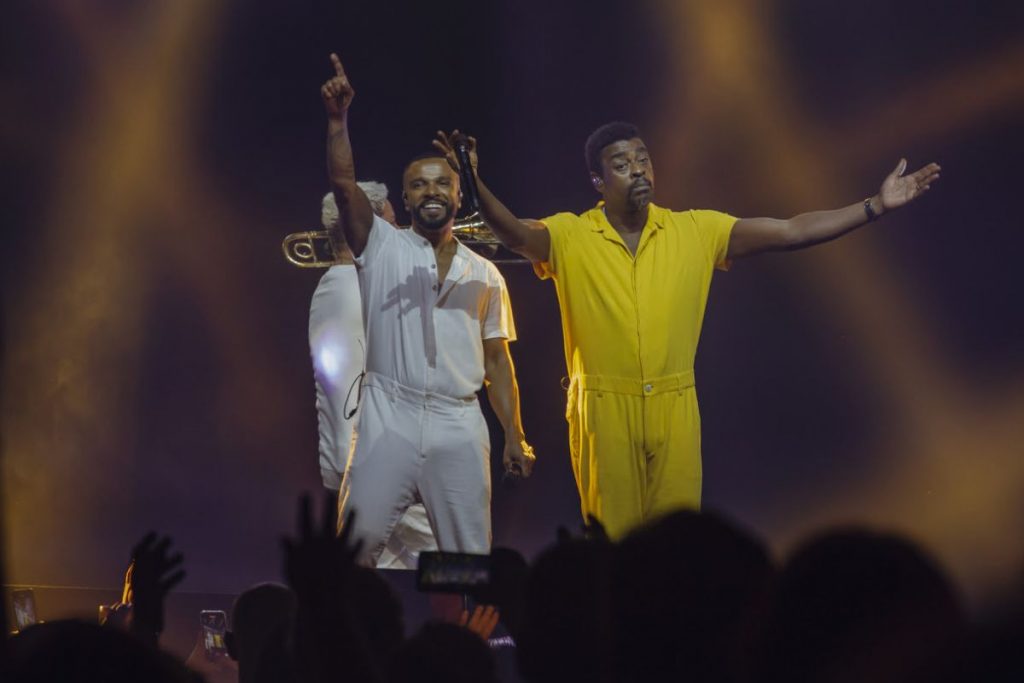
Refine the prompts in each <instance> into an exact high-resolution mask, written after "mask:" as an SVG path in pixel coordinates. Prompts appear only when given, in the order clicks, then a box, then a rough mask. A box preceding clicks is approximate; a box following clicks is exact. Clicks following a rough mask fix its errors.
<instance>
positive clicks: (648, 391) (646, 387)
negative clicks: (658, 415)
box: [644, 384, 654, 394]
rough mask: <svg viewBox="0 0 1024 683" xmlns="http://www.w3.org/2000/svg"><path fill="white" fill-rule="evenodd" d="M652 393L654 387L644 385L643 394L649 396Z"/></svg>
mask: <svg viewBox="0 0 1024 683" xmlns="http://www.w3.org/2000/svg"><path fill="white" fill-rule="evenodd" d="M652 391H654V385H653V384H645V385H644V393H645V394H649V393H651V392H652Z"/></svg>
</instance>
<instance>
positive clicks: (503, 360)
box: [484, 339, 536, 477]
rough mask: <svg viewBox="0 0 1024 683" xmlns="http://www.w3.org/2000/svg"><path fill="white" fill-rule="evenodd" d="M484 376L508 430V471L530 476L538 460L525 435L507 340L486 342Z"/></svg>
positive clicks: (505, 461) (505, 453)
mask: <svg viewBox="0 0 1024 683" xmlns="http://www.w3.org/2000/svg"><path fill="white" fill-rule="evenodd" d="M484 377H485V380H486V383H487V398H488V399H489V400H490V402H491V407H492V408H493V409H494V414H495V415H496V416H497V417H498V421H499V422H501V428H502V429H504V430H505V450H504V453H503V455H502V463H503V464H504V466H505V471H506V472H509V473H510V474H514V475H518V476H523V477H528V476H530V473H531V472H532V471H533V463H534V462H535V461H536V457H535V456H534V455H533V449H532V448H531V447H530V445H529V444H527V443H526V437H525V435H524V434H523V420H522V418H521V417H520V415H519V385H518V384H517V383H516V372H515V368H514V367H513V365H512V356H511V355H510V354H509V352H508V340H507V339H484Z"/></svg>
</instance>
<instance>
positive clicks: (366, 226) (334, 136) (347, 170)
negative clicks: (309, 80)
mask: <svg viewBox="0 0 1024 683" xmlns="http://www.w3.org/2000/svg"><path fill="white" fill-rule="evenodd" d="M331 64H332V65H333V66H334V76H333V77H332V78H331V79H330V80H328V81H327V82H326V83H324V84H323V86H321V88H320V95H321V96H322V97H323V100H324V110H325V111H326V112H327V177H328V179H329V180H330V182H331V190H332V191H333V192H334V201H335V202H337V204H338V225H339V227H340V228H341V233H342V235H343V236H344V241H345V243H346V244H348V247H349V249H350V250H351V251H352V254H354V255H355V256H359V255H360V254H362V253H363V249H365V248H366V242H367V240H368V239H369V238H370V229H371V228H372V227H373V208H372V207H371V206H370V200H369V199H367V198H366V194H364V193H363V191H362V190H361V189H360V188H359V186H358V185H356V167H355V161H354V160H353V159H352V143H351V142H350V141H349V137H348V108H349V105H351V104H352V99H353V98H354V97H355V95H356V91H355V90H354V89H353V88H352V84H351V83H349V80H348V76H346V75H345V69H344V67H342V65H341V60H340V59H338V55H336V54H334V53H333V52H332V53H331Z"/></svg>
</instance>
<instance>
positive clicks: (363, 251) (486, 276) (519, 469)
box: [321, 54, 534, 565]
mask: <svg viewBox="0 0 1024 683" xmlns="http://www.w3.org/2000/svg"><path fill="white" fill-rule="evenodd" d="M331 62H332V64H333V67H334V72H335V73H334V76H333V77H332V78H330V79H329V80H328V81H327V82H326V83H324V85H323V87H322V88H321V95H322V97H323V101H324V108H325V110H326V113H327V164H328V177H329V179H330V182H331V187H332V191H333V193H334V198H335V200H336V202H337V205H338V212H339V220H338V223H339V226H340V228H341V232H342V234H344V236H345V241H346V242H347V244H348V246H349V249H350V250H351V252H352V255H353V260H354V262H355V265H356V269H357V273H358V277H359V285H360V289H361V292H362V301H363V314H364V321H365V326H366V328H365V329H366V340H367V349H366V377H365V381H364V384H363V387H364V392H363V396H362V400H361V406H360V415H359V423H358V427H357V429H358V432H359V439H358V440H357V441H356V447H355V451H354V452H353V454H352V457H351V458H350V459H349V463H348V466H347V467H346V469H345V476H344V479H343V480H342V484H341V491H340V498H339V507H340V510H341V513H342V519H343V520H344V522H343V523H345V524H353V525H354V526H355V528H354V529H353V533H354V534H355V538H360V539H362V540H363V545H362V550H361V557H360V561H361V562H362V563H364V564H369V565H372V564H374V563H375V562H376V561H377V559H378V557H379V556H380V553H381V551H382V550H383V547H384V544H385V542H386V541H387V538H388V536H389V535H390V533H391V531H392V529H393V528H394V526H395V524H396V523H397V521H398V518H399V517H400V516H401V515H402V513H403V512H404V511H405V510H406V509H407V508H408V507H409V506H410V505H411V504H413V503H414V502H417V501H422V502H423V503H424V505H425V507H426V510H427V516H428V518H429V519H430V526H431V528H432V529H433V531H434V534H435V536H436V537H437V542H438V546H439V548H440V549H441V550H442V551H456V552H467V553H481V554H483V553H488V552H490V545H491V521H490V493H491V481H490V467H489V462H488V455H489V451H490V438H489V436H488V433H487V424H486V422H485V421H484V418H483V414H482V413H481V412H480V407H479V404H478V403H477V399H476V392H477V391H478V390H479V389H480V387H481V386H482V385H484V384H485V383H486V386H487V393H488V398H489V400H490V402H491V406H492V407H493V408H494V412H495V414H496V415H497V417H498V420H499V421H500V422H501V425H502V428H503V429H504V432H505V446H504V453H503V461H504V465H505V468H506V471H510V472H513V473H516V474H519V475H521V476H529V474H530V471H531V470H532V468H533V462H534V456H533V452H532V449H531V448H530V446H529V445H528V444H527V442H526V440H525V437H524V434H523V426H522V420H521V418H520V415H519V389H518V387H517V385H516V379H515V370H514V368H513V365H512V358H511V356H510V355H509V350H508V342H509V341H512V340H514V339H515V326H514V324H513V321H512V311H511V306H510V304H509V298H508V291H507V288H506V286H505V281H504V278H502V276H501V274H500V273H499V272H498V270H497V268H496V267H495V266H494V264H492V263H491V262H489V261H487V260H486V259H484V258H482V257H480V256H478V255H477V254H474V253H472V252H471V251H470V250H469V249H467V248H466V247H465V246H463V245H461V244H460V243H459V242H458V240H456V239H455V238H454V237H453V235H452V225H453V223H454V217H455V212H456V209H457V208H458V206H459V203H460V200H461V193H460V191H459V179H458V176H457V175H456V173H455V172H454V171H453V170H452V168H451V167H449V165H448V163H447V161H446V160H445V159H444V157H443V156H442V155H438V154H436V153H434V154H430V155H426V156H421V157H417V158H415V159H413V160H412V161H411V162H410V163H409V164H408V165H407V166H406V168H405V170H404V172H403V174H402V190H403V192H402V200H403V203H404V205H405V208H406V210H407V211H408V212H409V215H410V217H411V219H412V228H411V229H410V230H394V229H392V228H391V226H389V225H388V224H387V223H386V222H384V221H383V220H382V219H380V218H379V217H376V216H374V214H373V211H372V209H371V206H370V202H369V200H368V199H367V197H366V194H365V193H364V192H363V190H362V189H360V188H359V186H358V185H357V184H356V181H355V177H356V175H355V162H354V161H353V158H352V147H351V144H350V142H349V134H348V108H349V106H350V105H351V103H352V98H353V97H354V95H355V91H354V90H353V88H352V86H351V84H350V83H349V81H348V77H347V76H346V75H345V71H344V68H343V67H342V65H341V61H340V60H339V59H338V56H337V55H335V54H332V55H331ZM350 510H354V511H356V512H357V514H356V515H355V516H354V517H348V516H347V513H348V512H349V511H350Z"/></svg>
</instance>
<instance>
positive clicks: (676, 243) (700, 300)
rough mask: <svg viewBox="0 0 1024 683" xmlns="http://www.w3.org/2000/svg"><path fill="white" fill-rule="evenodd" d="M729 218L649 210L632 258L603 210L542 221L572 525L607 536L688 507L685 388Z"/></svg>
mask: <svg viewBox="0 0 1024 683" xmlns="http://www.w3.org/2000/svg"><path fill="white" fill-rule="evenodd" d="M735 222H736V219H735V218H733V217H732V216H729V215H727V214H723V213H719V212H717V211H681V212H674V211H669V210H668V209H663V208H661V207H658V206H655V205H653V204H651V205H650V208H649V213H648V219H647V224H646V225H645V226H644V229H643V233H642V234H641V237H640V244H639V246H638V247H637V251H636V255H635V256H634V255H633V254H632V253H630V251H629V248H628V247H627V246H626V244H625V242H623V240H622V238H621V237H620V236H619V234H618V233H617V232H616V231H615V229H614V228H612V226H611V225H610V224H609V223H608V220H607V218H606V217H605V215H604V210H603V207H602V206H601V205H600V204H598V206H596V207H595V208H593V209H591V210H590V211H587V212H585V213H583V214H582V215H579V216H577V215H575V214H571V213H560V214H556V215H554V216H550V217H548V218H545V219H544V220H543V223H544V224H545V225H546V226H547V228H548V231H549V233H550V235H551V255H550V258H549V260H548V261H546V262H544V263H538V264H535V265H534V269H535V270H536V272H537V274H538V275H539V276H540V277H541V278H543V279H547V278H551V279H553V280H554V283H555V288H556V290H557V293H558V303H559V308H560V310H561V316H562V335H563V339H564V344H565V363H566V368H567V370H568V376H569V387H568V393H569V395H568V401H567V406H566V419H567V420H568V422H569V450H570V453H571V456H572V468H573V473H574V474H575V476H576V484H577V486H578V487H579V493H580V502H581V505H582V509H583V514H584V516H585V515H587V514H593V515H595V516H596V517H598V519H600V520H601V521H602V522H603V523H604V525H605V527H606V528H607V530H608V532H609V534H611V536H612V537H613V538H618V537H620V536H622V535H623V534H625V533H626V532H628V531H629V530H630V529H632V528H633V527H634V526H636V525H638V524H640V523H641V522H643V521H644V520H645V519H649V518H650V517H652V516H656V515H658V514H660V513H662V512H665V511H667V510H671V509H675V508H679V507H689V508H699V507H700V493H701V456H700V413H699V411H698V408H697V395H696V391H695V389H694V381H693V361H694V356H695V355H696V352H697V339H698V337H699V336H700V329H701V324H702V322H703V318H704V307H705V304H706V303H707V294H708V288H709V286H710V284H711V274H712V271H713V270H714V268H715V267H719V268H723V269H724V268H727V265H728V264H727V262H726V253H727V250H728V244H729V234H730V232H731V230H732V227H733V224H734V223H735Z"/></svg>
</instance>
